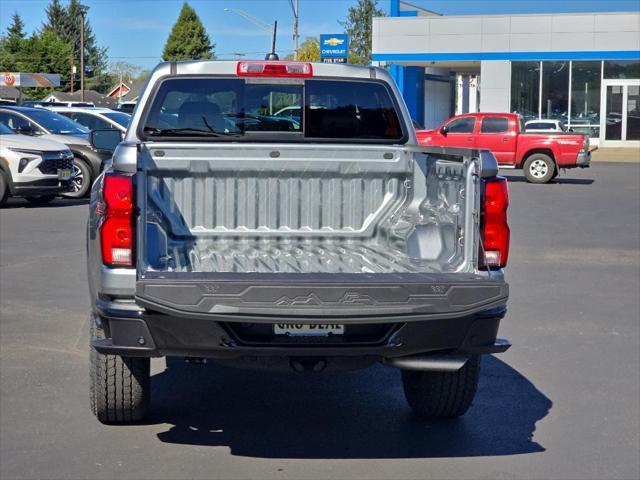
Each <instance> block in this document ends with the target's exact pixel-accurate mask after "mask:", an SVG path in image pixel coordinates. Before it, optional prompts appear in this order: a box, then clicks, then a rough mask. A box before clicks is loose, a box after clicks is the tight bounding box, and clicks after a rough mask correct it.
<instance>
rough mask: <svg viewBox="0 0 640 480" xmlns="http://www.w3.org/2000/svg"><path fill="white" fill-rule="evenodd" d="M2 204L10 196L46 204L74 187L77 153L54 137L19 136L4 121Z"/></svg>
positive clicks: (0, 127)
mask: <svg viewBox="0 0 640 480" xmlns="http://www.w3.org/2000/svg"><path fill="white" fill-rule="evenodd" d="M0 159H1V161H0V205H2V204H3V203H4V202H5V200H6V199H7V198H8V197H9V196H21V197H25V198H26V199H27V200H28V201H29V202H31V203H34V204H44V203H48V202H50V201H51V200H53V199H54V198H55V197H56V195H58V194H60V193H63V192H66V191H68V190H69V189H70V188H71V175H72V172H73V154H72V153H71V150H69V149H68V148H67V146H66V145H63V144H61V143H58V142H54V141H52V140H45V139H43V138H32V137H27V136H25V135H17V134H15V133H14V132H13V130H11V129H10V128H8V127H6V126H4V125H3V124H1V123H0Z"/></svg>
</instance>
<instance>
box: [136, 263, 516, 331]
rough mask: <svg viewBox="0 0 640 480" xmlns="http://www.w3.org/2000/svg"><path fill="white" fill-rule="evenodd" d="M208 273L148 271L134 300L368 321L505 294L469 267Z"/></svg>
mask: <svg viewBox="0 0 640 480" xmlns="http://www.w3.org/2000/svg"><path fill="white" fill-rule="evenodd" d="M215 277H217V278H215ZM215 277H212V276H211V275H202V274H184V275H183V276H181V278H180V279H179V280H178V279H177V278H176V277H175V276H170V277H169V278H166V277H165V276H163V275H158V274H153V275H150V276H149V277H148V278H145V279H144V280H141V281H139V282H138V285H137V296H136V300H137V302H138V303H139V304H140V305H142V306H144V307H146V308H149V309H152V310H156V311H160V312H163V313H167V314H171V315H178V316H185V317H199V316H203V315H205V316H211V315H222V316H224V315H230V316H229V317H228V318H226V320H227V321H233V317H234V316H235V317H237V316H238V315H249V316H252V315H254V316H255V317H252V320H251V321H252V322H253V321H255V322H273V321H274V317H275V318H286V317H296V318H299V319H300V318H302V320H304V318H303V317H352V318H353V319H354V320H355V321H357V319H358V318H362V319H363V320H362V321H367V322H371V321H375V317H376V316H381V315H397V316H403V315H416V314H421V315H428V316H434V317H438V318H444V317H447V316H453V315H455V316H463V315H467V314H472V313H475V312H477V311H480V310H486V309H489V308H492V307H496V306H501V305H504V304H505V303H506V299H507V297H508V286H507V284H506V283H505V282H504V281H503V280H502V279H501V278H496V279H491V278H487V277H485V276H480V275H474V274H438V275H425V274H402V275H400V274H378V275H353V274H352V275H330V274H321V275H300V274H294V275H287V274H285V275H255V274H236V275H216V276H215ZM270 316H271V318H269V317H270ZM243 320H244V321H246V318H245V319H243Z"/></svg>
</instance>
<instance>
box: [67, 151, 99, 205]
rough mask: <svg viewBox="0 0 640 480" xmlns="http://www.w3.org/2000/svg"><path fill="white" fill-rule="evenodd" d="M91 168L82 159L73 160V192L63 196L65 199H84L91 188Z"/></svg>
mask: <svg viewBox="0 0 640 480" xmlns="http://www.w3.org/2000/svg"><path fill="white" fill-rule="evenodd" d="M91 180H92V179H91V168H89V165H87V162H85V161H84V160H82V159H81V158H78V157H75V158H74V159H73V173H72V177H71V190H70V191H68V192H64V193H62V194H61V195H62V196H63V197H65V198H83V197H85V196H86V195H87V193H89V189H90V188H91Z"/></svg>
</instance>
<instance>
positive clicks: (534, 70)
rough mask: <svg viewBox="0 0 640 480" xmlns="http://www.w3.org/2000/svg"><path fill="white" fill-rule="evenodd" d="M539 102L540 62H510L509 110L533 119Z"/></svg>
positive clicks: (536, 115) (536, 116)
mask: <svg viewBox="0 0 640 480" xmlns="http://www.w3.org/2000/svg"><path fill="white" fill-rule="evenodd" d="M539 103H540V62H511V111H512V112H516V113H519V114H520V115H522V116H523V117H524V119H525V120H533V119H536V118H538V114H539Z"/></svg>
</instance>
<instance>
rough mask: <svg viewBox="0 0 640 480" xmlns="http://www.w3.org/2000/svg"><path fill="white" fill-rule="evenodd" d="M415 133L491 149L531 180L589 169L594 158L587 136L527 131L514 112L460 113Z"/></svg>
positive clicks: (430, 140)
mask: <svg viewBox="0 0 640 480" xmlns="http://www.w3.org/2000/svg"><path fill="white" fill-rule="evenodd" d="M416 134H417V137H418V142H419V143H420V144H422V145H432V146H438V147H468V148H478V149H488V150H491V152H493V155H494V156H495V157H496V159H497V160H498V164H499V165H500V167H501V168H522V169H523V170H524V174H525V177H526V178H527V180H528V181H529V182H532V183H547V182H549V181H550V180H553V179H554V178H555V177H556V176H557V175H558V171H559V169H561V168H577V167H580V168H587V167H588V166H589V162H590V161H591V152H590V151H589V137H588V136H587V135H582V134H579V133H572V132H557V133H525V131H524V120H523V119H522V117H520V115H517V114H513V113H469V114H465V115H458V116H456V117H453V118H450V119H449V120H447V121H446V122H444V123H443V124H442V125H440V126H439V127H438V128H436V129H435V130H418V131H417V132H416Z"/></svg>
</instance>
